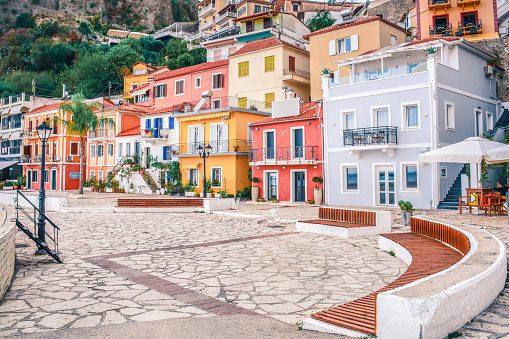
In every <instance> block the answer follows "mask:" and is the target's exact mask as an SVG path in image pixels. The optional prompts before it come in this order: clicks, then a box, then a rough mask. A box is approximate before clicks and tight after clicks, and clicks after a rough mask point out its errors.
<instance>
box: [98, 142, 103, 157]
mask: <svg viewBox="0 0 509 339" xmlns="http://www.w3.org/2000/svg"><path fill="white" fill-rule="evenodd" d="M96 152H97V153H96V156H97V157H104V145H97V148H96Z"/></svg>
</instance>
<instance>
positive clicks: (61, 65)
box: [30, 39, 76, 73]
mask: <svg viewBox="0 0 509 339" xmlns="http://www.w3.org/2000/svg"><path fill="white" fill-rule="evenodd" d="M75 54H76V52H75V51H74V49H73V48H72V46H70V45H68V44H63V43H61V42H58V43H56V44H53V40H51V39H39V40H37V41H36V43H35V44H34V46H33V48H32V55H31V56H30V62H31V63H32V66H33V67H34V68H35V69H36V70H37V71H44V70H53V71H54V72H55V73H60V72H61V71H63V70H64V69H65V65H67V66H70V65H71V64H72V62H73V59H74V56H75Z"/></svg>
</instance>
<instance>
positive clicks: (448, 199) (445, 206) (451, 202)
mask: <svg viewBox="0 0 509 339" xmlns="http://www.w3.org/2000/svg"><path fill="white" fill-rule="evenodd" d="M466 173H467V166H466V165H463V167H462V168H461V171H460V173H459V174H458V176H457V177H456V179H455V180H454V182H453V184H452V186H451V188H449V192H447V195H446V196H445V198H444V200H442V201H440V203H439V204H438V206H437V208H438V209H442V210H457V209H458V207H459V198H460V197H461V175H462V174H466Z"/></svg>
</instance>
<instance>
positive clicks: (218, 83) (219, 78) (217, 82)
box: [212, 73, 223, 90]
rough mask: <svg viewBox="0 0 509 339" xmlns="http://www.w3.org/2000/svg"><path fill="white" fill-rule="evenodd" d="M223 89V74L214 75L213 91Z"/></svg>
mask: <svg viewBox="0 0 509 339" xmlns="http://www.w3.org/2000/svg"><path fill="white" fill-rule="evenodd" d="M221 88H223V73H219V74H212V89H213V90H214V89H221Z"/></svg>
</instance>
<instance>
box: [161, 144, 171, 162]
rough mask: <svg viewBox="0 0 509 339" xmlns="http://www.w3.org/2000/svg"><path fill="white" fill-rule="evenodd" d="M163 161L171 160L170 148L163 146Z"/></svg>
mask: <svg viewBox="0 0 509 339" xmlns="http://www.w3.org/2000/svg"><path fill="white" fill-rule="evenodd" d="M163 160H171V146H163Z"/></svg>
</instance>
